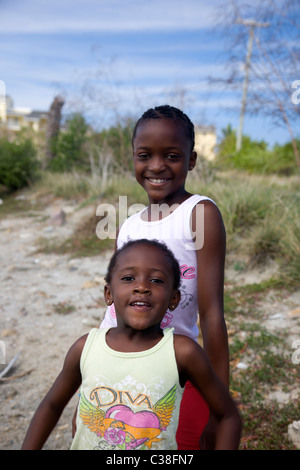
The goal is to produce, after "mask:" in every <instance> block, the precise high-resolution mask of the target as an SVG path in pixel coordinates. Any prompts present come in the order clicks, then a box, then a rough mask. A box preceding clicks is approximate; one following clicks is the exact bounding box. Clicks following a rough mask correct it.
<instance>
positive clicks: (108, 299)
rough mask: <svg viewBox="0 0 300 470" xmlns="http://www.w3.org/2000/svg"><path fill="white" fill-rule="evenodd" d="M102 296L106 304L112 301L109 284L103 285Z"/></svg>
mask: <svg viewBox="0 0 300 470" xmlns="http://www.w3.org/2000/svg"><path fill="white" fill-rule="evenodd" d="M104 298H105V302H106V303H107V305H111V304H112V303H113V302H114V301H113V298H112V294H111V290H110V287H109V284H106V285H105V286H104Z"/></svg>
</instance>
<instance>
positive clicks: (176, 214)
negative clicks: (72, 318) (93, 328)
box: [100, 195, 214, 341]
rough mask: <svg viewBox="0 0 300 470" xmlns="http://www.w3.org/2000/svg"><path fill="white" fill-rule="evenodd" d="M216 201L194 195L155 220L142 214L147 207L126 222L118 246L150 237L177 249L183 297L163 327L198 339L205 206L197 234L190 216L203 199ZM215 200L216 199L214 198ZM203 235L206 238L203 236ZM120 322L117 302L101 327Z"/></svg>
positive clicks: (200, 208) (198, 212)
mask: <svg viewBox="0 0 300 470" xmlns="http://www.w3.org/2000/svg"><path fill="white" fill-rule="evenodd" d="M205 200H206V201H207V200H209V201H212V199H209V198H208V197H206V196H200V195H193V196H190V197H189V198H188V199H186V200H185V201H184V202H183V203H182V204H180V205H178V207H177V208H175V210H174V211H173V212H171V213H170V214H169V215H167V216H166V217H164V218H162V219H161V220H156V221H153V222H148V221H145V220H143V219H142V218H141V215H142V213H143V212H144V211H145V210H146V209H143V210H142V211H140V212H138V213H136V214H134V215H132V216H131V217H129V218H128V219H127V220H125V222H124V223H123V225H122V227H121V229H120V232H119V235H118V239H117V247H118V248H120V247H121V246H122V245H123V244H124V243H126V242H128V241H129V240H137V239H141V238H146V239H149V240H153V239H154V240H157V241H161V242H164V243H165V244H166V245H167V246H168V248H169V249H170V250H171V251H172V252H173V253H174V255H175V257H176V259H177V260H178V262H179V266H180V270H181V285H180V292H181V301H180V303H179V305H178V307H177V308H176V309H175V310H173V311H169V310H168V311H167V312H166V314H165V316H164V318H163V320H162V323H161V327H162V328H166V327H168V328H174V333H175V334H182V335H185V336H188V337H190V338H192V339H193V340H195V341H197V337H198V334H199V329H198V326H197V318H198V297H197V259H196V251H195V249H199V248H201V246H202V245H203V241H204V240H203V230H202V228H203V220H204V206H203V205H201V204H200V205H198V206H197V236H196V239H195V240H194V238H195V234H193V233H192V230H191V226H190V220H191V214H192V211H193V208H194V207H195V206H196V204H198V203H199V202H200V201H205ZM212 202H214V201H212ZM201 237H202V238H201ZM115 325H116V315H115V311H114V305H112V306H111V307H108V309H107V311H106V314H105V318H104V320H103V322H102V323H101V325H100V328H107V327H109V326H115Z"/></svg>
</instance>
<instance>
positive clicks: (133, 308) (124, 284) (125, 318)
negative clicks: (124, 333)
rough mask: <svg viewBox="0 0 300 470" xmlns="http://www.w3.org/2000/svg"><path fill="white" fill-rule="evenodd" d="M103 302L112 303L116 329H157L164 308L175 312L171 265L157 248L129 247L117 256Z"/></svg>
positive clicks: (178, 293)
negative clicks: (114, 311)
mask: <svg viewBox="0 0 300 470" xmlns="http://www.w3.org/2000/svg"><path fill="white" fill-rule="evenodd" d="M105 298H106V301H109V303H111V302H114V306H115V310H116V315H117V322H118V327H122V326H126V327H128V326H129V327H131V328H132V329H134V330H140V331H141V330H146V329H148V328H151V327H153V326H154V327H155V328H157V327H158V328H159V327H160V322H161V320H162V319H163V317H164V315H165V313H166V312H167V310H168V308H175V307H176V306H177V305H178V303H179V300H180V292H179V290H177V289H174V277H173V274H172V268H171V263H170V261H169V259H168V258H167V256H166V255H165V254H164V253H163V252H162V250H160V249H159V248H157V247H153V246H149V245H146V244H145V245H142V246H139V248H138V249H137V247H129V248H127V249H126V250H124V252H122V253H120V254H119V255H118V258H117V261H116V265H115V267H114V270H113V273H112V276H111V281H110V283H109V285H107V286H106V287H105Z"/></svg>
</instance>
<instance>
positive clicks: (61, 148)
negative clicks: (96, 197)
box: [48, 114, 89, 172]
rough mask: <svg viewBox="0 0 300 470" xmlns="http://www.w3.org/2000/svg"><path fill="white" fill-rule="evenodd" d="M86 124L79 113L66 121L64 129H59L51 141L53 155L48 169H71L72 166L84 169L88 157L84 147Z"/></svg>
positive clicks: (86, 165) (62, 170)
mask: <svg viewBox="0 0 300 470" xmlns="http://www.w3.org/2000/svg"><path fill="white" fill-rule="evenodd" d="M87 129H88V127H87V124H86V123H85V120H84V118H83V117H82V116H81V115H79V114H78V115H77V114H76V115H75V116H73V117H72V119H71V120H70V121H69V123H68V128H67V130H66V131H61V132H60V133H59V135H58V137H57V139H55V140H54V141H53V143H52V145H53V151H54V154H55V157H54V158H53V159H52V160H51V161H50V162H49V165H48V169H49V170H52V171H56V172H64V171H72V170H73V169H74V168H77V169H82V170H86V169H88V168H89V159H88V156H87V153H86V151H85V149H84V144H85V142H86V141H87V136H86V133H87Z"/></svg>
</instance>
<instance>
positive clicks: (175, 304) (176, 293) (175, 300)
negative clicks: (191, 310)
mask: <svg viewBox="0 0 300 470" xmlns="http://www.w3.org/2000/svg"><path fill="white" fill-rule="evenodd" d="M180 299H181V294H180V290H175V291H174V292H173V295H172V298H171V300H170V303H169V309H170V310H175V308H177V307H178V304H179V302H180Z"/></svg>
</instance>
